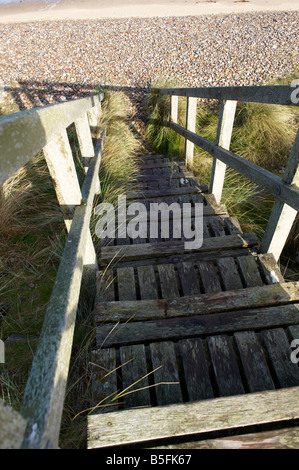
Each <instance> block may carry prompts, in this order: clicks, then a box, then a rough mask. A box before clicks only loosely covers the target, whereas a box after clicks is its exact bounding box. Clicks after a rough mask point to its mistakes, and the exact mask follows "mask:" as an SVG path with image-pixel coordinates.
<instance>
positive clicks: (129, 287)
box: [117, 268, 137, 300]
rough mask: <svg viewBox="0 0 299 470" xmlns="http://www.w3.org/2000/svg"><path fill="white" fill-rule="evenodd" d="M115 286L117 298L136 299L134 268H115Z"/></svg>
mask: <svg viewBox="0 0 299 470" xmlns="http://www.w3.org/2000/svg"><path fill="white" fill-rule="evenodd" d="M117 286H118V298H119V300H136V298H137V296H136V286H135V275H134V268H118V269H117Z"/></svg>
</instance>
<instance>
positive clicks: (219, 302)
mask: <svg viewBox="0 0 299 470" xmlns="http://www.w3.org/2000/svg"><path fill="white" fill-rule="evenodd" d="M298 285H299V284H298V282H286V283H284V284H273V285H270V286H262V287H261V286H257V287H251V288H250V287H249V288H245V289H238V290H230V291H223V292H218V293H214V294H201V295H190V296H186V297H181V298H176V299H163V300H158V301H157V300H144V301H142V300H141V301H138V302H136V301H135V302H134V301H124V302H100V303H98V304H97V305H95V314H96V321H98V322H102V321H103V319H107V320H109V319H110V321H112V320H113V321H115V322H118V321H127V320H128V319H129V318H131V315H132V312H134V319H135V320H146V319H151V318H159V317H160V318H161V317H162V318H163V317H164V316H166V315H167V317H169V318H171V317H177V316H183V315H189V316H190V315H204V314H208V313H219V312H227V311H230V310H239V309H240V310H241V309H246V308H258V307H260V308H263V307H267V306H277V307H279V306H280V305H283V304H286V305H287V304H289V303H291V304H292V303H293V302H298V301H299V291H298V288H299V287H298ZM292 308H293V309H294V308H295V309H296V308H299V307H298V304H297V303H296V304H295V305H293V306H292Z"/></svg>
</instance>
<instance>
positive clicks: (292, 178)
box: [151, 85, 299, 260]
mask: <svg viewBox="0 0 299 470" xmlns="http://www.w3.org/2000/svg"><path fill="white" fill-rule="evenodd" d="M151 91H152V92H155V93H159V94H161V95H170V97H171V98H170V120H169V121H167V122H165V123H164V125H165V126H168V127H170V128H171V129H173V130H174V131H175V132H177V133H178V134H180V135H181V136H183V137H184V138H185V139H186V143H185V161H186V164H187V165H188V166H190V167H192V165H193V147H194V145H197V146H199V147H201V148H202V149H203V150H205V151H206V152H208V153H209V154H210V155H212V157H213V167H212V174H211V180H210V187H209V191H210V193H212V194H214V196H215V199H216V201H217V202H218V203H220V201H221V196H222V189H223V184H224V178H225V170H226V166H227V165H228V166H229V167H231V168H233V169H234V170H235V171H237V172H238V173H240V174H241V175H243V176H245V177H246V178H248V179H249V180H251V181H252V182H254V183H255V184H257V185H258V186H260V187H261V188H263V189H264V190H265V191H268V192H269V193H271V194H272V195H274V196H275V198H276V201H275V204H274V206H273V210H272V213H271V216H270V218H269V222H268V225H267V227H266V231H265V234H264V237H263V240H262V242H261V246H260V250H261V252H270V253H273V255H274V257H275V259H276V260H278V259H279V257H280V254H281V252H282V250H283V247H284V245H285V242H286V240H287V237H288V235H289V233H290V230H291V228H292V225H293V222H294V220H295V217H296V214H297V212H298V211H299V170H298V168H299V166H298V164H299V131H298V133H297V136H296V138H295V141H294V144H293V147H292V150H291V153H290V156H289V158H288V162H287V165H286V169H285V172H284V175H283V177H282V178H280V177H278V176H276V175H274V174H273V173H271V172H270V171H267V170H265V169H263V168H261V167H259V166H258V165H255V164H254V163H252V162H250V161H248V160H246V159H245V158H242V157H240V156H239V155H236V154H234V153H232V152H230V150H229V148H230V142H231V135H232V130H233V125H234V117H235V111H236V105H237V102H238V101H244V102H258V103H268V104H279V105H288V106H298V105H299V103H298V99H295V97H296V96H297V95H296V93H294V91H296V90H294V87H293V86H277V85H274V86H248V87H211V88H154V89H152V90H151ZM179 96H185V97H186V98H187V115H186V126H185V127H183V126H180V125H179V124H178V123H177V122H178V97H179ZM198 98H201V99H214V100H219V101H220V110H219V116H218V128H217V135H216V140H215V142H212V141H210V140H208V139H205V138H204V137H201V136H200V135H198V134H196V132H195V127H196V111H197V99H198Z"/></svg>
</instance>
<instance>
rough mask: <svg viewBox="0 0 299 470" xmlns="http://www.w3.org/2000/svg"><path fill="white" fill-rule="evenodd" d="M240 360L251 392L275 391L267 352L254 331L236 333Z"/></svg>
mask: <svg viewBox="0 0 299 470" xmlns="http://www.w3.org/2000/svg"><path fill="white" fill-rule="evenodd" d="M234 338H235V340H236V343H237V346H238V350H239V353H240V358H241V361H242V365H243V369H244V373H245V376H246V380H247V383H248V387H249V391H250V392H260V391H262V390H273V389H275V385H274V382H273V380H272V377H271V373H270V370H269V367H268V365H267V362H266V360H265V352H264V350H263V348H262V346H261V344H260V342H259V341H258V338H257V335H256V333H254V331H242V332H239V333H235V335H234Z"/></svg>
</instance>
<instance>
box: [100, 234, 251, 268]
mask: <svg viewBox="0 0 299 470" xmlns="http://www.w3.org/2000/svg"><path fill="white" fill-rule="evenodd" d="M257 244H258V240H257V237H256V235H255V234H254V233H244V234H242V236H241V235H227V236H222V237H214V238H209V239H204V240H203V244H202V246H201V247H199V248H196V249H192V250H188V249H186V248H185V243H184V242H183V241H175V240H173V241H170V242H164V243H163V242H161V243H143V244H140V245H126V246H125V247H124V246H119V245H115V246H105V247H103V248H102V249H101V262H102V263H103V262H106V261H110V260H112V259H113V260H117V259H122V260H123V261H124V260H137V259H140V258H151V257H162V256H164V257H165V256H170V255H174V254H182V253H188V252H189V253H190V252H197V253H202V252H205V251H218V250H229V249H238V248H248V247H253V246H256V245H257Z"/></svg>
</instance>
